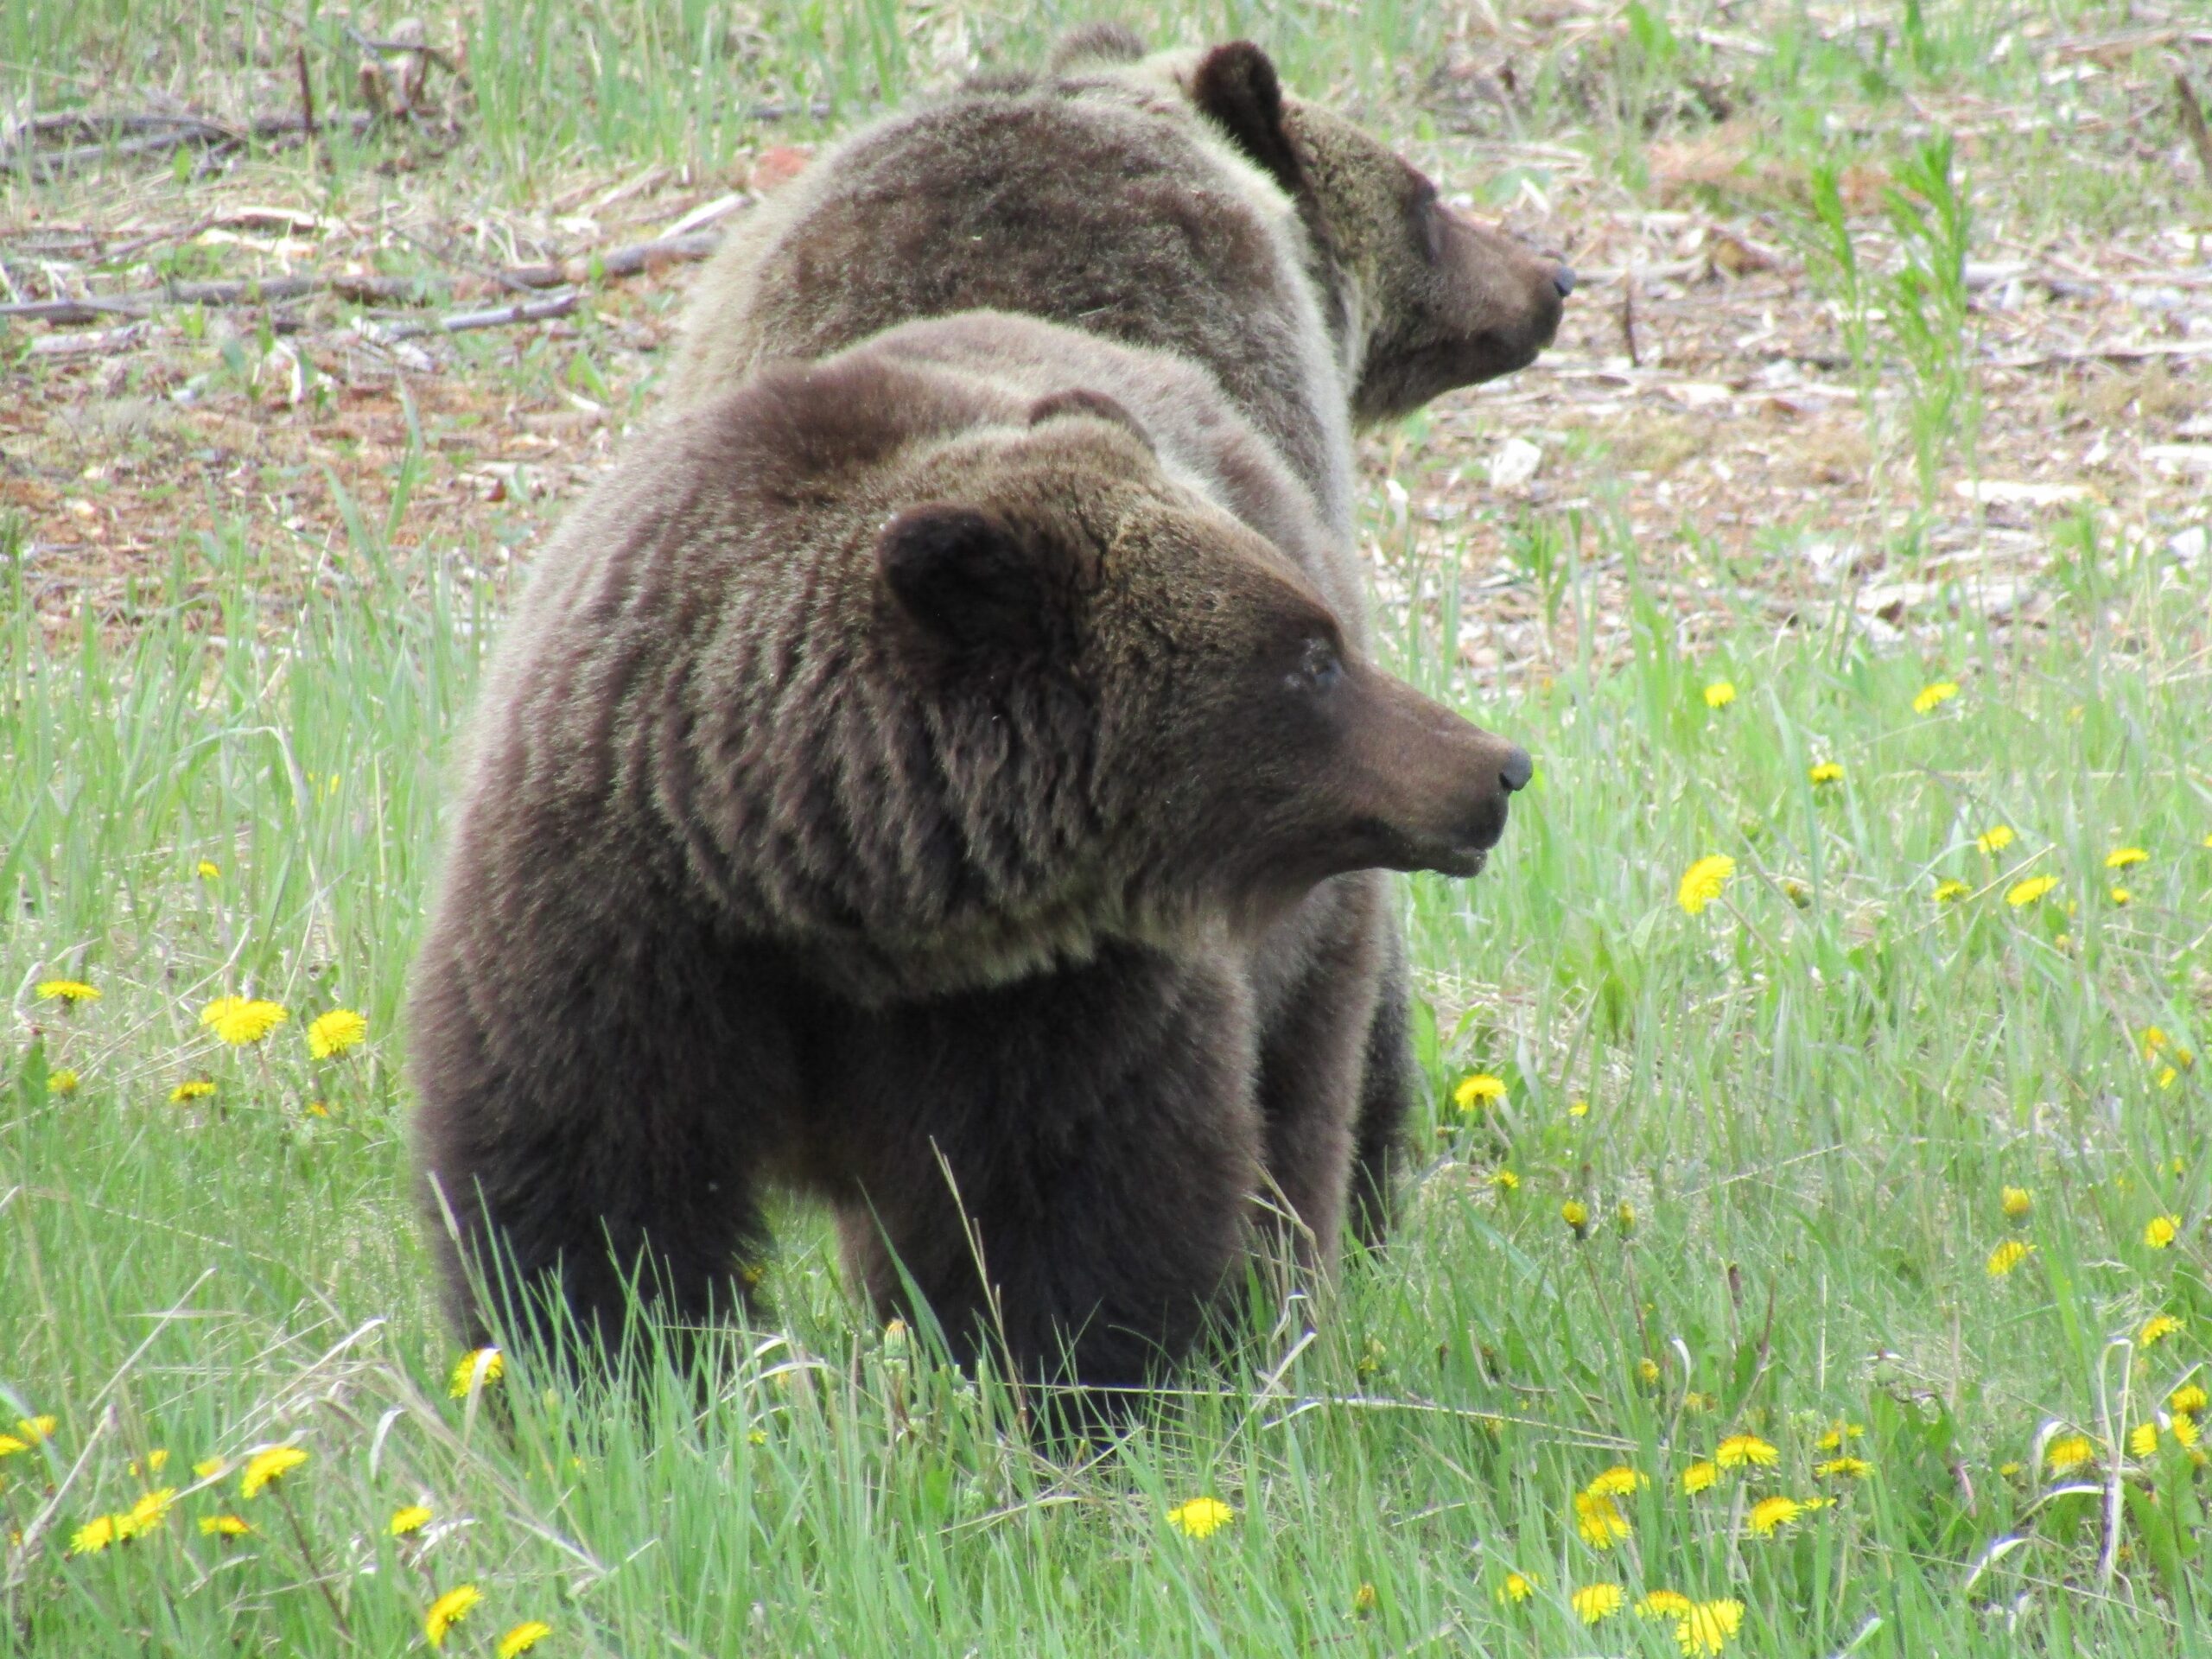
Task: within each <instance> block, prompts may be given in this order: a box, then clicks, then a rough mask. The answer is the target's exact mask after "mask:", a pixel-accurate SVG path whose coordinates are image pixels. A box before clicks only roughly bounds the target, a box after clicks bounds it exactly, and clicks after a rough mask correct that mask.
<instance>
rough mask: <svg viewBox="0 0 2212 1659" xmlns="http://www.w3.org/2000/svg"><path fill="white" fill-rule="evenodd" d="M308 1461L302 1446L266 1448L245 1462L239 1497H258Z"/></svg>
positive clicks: (239, 1486)
mask: <svg viewBox="0 0 2212 1659" xmlns="http://www.w3.org/2000/svg"><path fill="white" fill-rule="evenodd" d="M307 1460H308V1454H307V1452H306V1451H305V1450H304V1449H303V1448H302V1447H300V1446H267V1447H264V1449H263V1450H261V1451H259V1452H255V1453H254V1454H253V1455H252V1456H251V1457H250V1458H248V1459H246V1460H245V1473H244V1474H242V1475H240V1476H239V1477H238V1496H239V1497H258V1496H259V1495H260V1492H261V1490H262V1488H264V1486H267V1485H269V1484H270V1483H271V1482H273V1481H279V1480H282V1479H283V1478H284V1477H285V1476H287V1475H289V1474H290V1473H291V1472H292V1471H293V1470H295V1469H296V1468H298V1467H299V1466H300V1465H302V1464H303V1463H305V1462H306V1461H307Z"/></svg>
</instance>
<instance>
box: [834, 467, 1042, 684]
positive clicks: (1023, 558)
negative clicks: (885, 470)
mask: <svg viewBox="0 0 2212 1659" xmlns="http://www.w3.org/2000/svg"><path fill="white" fill-rule="evenodd" d="M875 561H876V568H877V569H880V570H881V571H882V573H883V585H884V586H885V588H887V589H888V590H889V591H890V594H891V597H892V598H893V600H894V601H896V602H897V604H898V606H899V609H900V610H902V611H904V612H905V613H906V615H907V616H908V617H909V618H910V619H912V621H913V622H914V623H916V624H917V625H918V626H919V627H920V628H921V629H922V631H923V632H925V634H927V635H928V636H929V638H931V639H933V640H935V641H936V642H937V643H938V644H939V645H943V646H944V647H947V648H949V649H950V650H951V651H953V652H957V653H960V654H963V655H969V654H974V655H985V654H991V655H995V654H1000V653H1004V652H1017V653H1018V652H1023V651H1027V650H1033V649H1034V648H1036V647H1037V646H1039V645H1043V644H1044V643H1045V642H1046V639H1048V638H1049V637H1050V636H1051V635H1052V632H1053V631H1054V619H1053V615H1052V609H1053V605H1054V586H1055V584H1054V583H1053V582H1052V579H1051V576H1050V575H1049V573H1048V572H1047V571H1046V569H1044V568H1043V565H1042V563H1040V561H1039V556H1038V550H1036V549H1033V548H1031V547H1027V546H1025V545H1024V544H1023V543H1022V541H1021V540H1020V537H1017V536H1016V535H1015V534H1014V531H1013V530H1012V529H1011V528H1010V527H1009V526H1008V525H1007V524H1004V523H1003V522H1001V520H999V519H997V518H993V517H992V516H991V515H989V514H988V513H984V512H977V511H976V509H975V508H973V507H963V506H957V505H953V504H952V503H950V502H944V501H932V502H929V503H926V504H925V505H921V506H918V507H908V508H907V509H906V511H905V512H901V513H899V515H898V516H897V517H896V518H893V519H892V521H891V522H890V523H889V524H886V525H885V526H884V527H883V531H882V533H881V534H880V535H879V536H878V537H876V542H875Z"/></svg>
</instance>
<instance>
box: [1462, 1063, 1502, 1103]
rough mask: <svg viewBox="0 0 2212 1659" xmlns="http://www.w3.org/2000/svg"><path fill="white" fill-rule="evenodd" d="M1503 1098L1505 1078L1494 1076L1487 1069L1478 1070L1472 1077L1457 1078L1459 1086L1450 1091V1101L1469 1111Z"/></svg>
mask: <svg viewBox="0 0 2212 1659" xmlns="http://www.w3.org/2000/svg"><path fill="white" fill-rule="evenodd" d="M1504 1098H1505V1080H1504V1079H1503V1077H1492V1076H1491V1074H1490V1073H1489V1072H1487V1071H1478V1072H1476V1073H1475V1074H1474V1075H1473V1076H1472V1077H1462V1078H1460V1079H1459V1087H1458V1088H1456V1089H1454V1090H1452V1104H1453V1105H1454V1106H1457V1107H1458V1108H1459V1109H1460V1110H1461V1111H1463V1112H1471V1111H1474V1110H1476V1109H1478V1108H1480V1107H1484V1106H1487V1105H1489V1104H1490V1103H1491V1102H1492V1101H1497V1100H1503V1099H1504Z"/></svg>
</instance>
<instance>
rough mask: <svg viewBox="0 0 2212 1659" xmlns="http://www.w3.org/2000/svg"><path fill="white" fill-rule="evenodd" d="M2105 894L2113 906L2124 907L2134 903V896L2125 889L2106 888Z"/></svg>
mask: <svg viewBox="0 0 2212 1659" xmlns="http://www.w3.org/2000/svg"><path fill="white" fill-rule="evenodd" d="M2106 893H2107V896H2109V897H2110V899H2112V901H2113V903H2114V904H2115V905H2121V906H2126V905H2132V904H2133V903H2134V902H2135V894H2134V893H2133V892H2132V891H2131V890H2130V889H2128V888H2126V887H2108V888H2107V889H2106Z"/></svg>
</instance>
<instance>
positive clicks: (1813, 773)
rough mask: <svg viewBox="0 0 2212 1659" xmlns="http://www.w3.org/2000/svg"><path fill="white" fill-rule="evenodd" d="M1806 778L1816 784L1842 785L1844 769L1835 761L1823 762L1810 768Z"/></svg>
mask: <svg viewBox="0 0 2212 1659" xmlns="http://www.w3.org/2000/svg"><path fill="white" fill-rule="evenodd" d="M1805 776H1806V777H1807V778H1808V779H1811V780H1812V781H1813V782H1814V783H1815V784H1840V783H1841V782H1842V781H1843V767H1842V766H1840V764H1839V763H1837V762H1836V761H1834V760H1823V761H1821V762H1820V764H1819V765H1817V766H1811V767H1808V769H1807V770H1806V772H1805Z"/></svg>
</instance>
